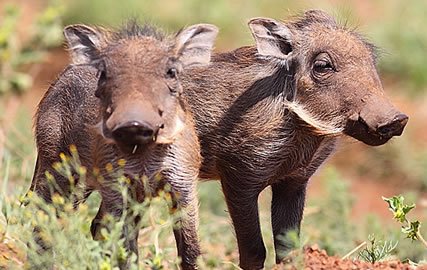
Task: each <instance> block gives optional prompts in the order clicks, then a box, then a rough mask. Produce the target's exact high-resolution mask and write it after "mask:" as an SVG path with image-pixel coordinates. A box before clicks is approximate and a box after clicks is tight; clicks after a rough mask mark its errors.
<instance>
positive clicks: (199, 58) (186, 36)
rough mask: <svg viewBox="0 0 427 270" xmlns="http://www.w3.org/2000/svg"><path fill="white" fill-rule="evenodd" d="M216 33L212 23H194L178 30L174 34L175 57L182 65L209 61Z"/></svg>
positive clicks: (216, 29)
mask: <svg viewBox="0 0 427 270" xmlns="http://www.w3.org/2000/svg"><path fill="white" fill-rule="evenodd" d="M217 34H218V28H217V27H216V26H214V25H212V24H196V25H192V26H189V27H187V28H185V29H183V30H181V31H179V32H178V33H177V34H176V36H175V52H176V57H177V59H179V60H180V61H181V63H182V64H183V66H184V67H187V66H191V65H198V64H207V63H209V61H210V58H211V51H212V48H213V46H214V41H215V38H216V36H217Z"/></svg>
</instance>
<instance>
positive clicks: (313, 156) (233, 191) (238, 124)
mask: <svg viewBox="0 0 427 270" xmlns="http://www.w3.org/2000/svg"><path fill="white" fill-rule="evenodd" d="M249 26H250V27H251V30H252V33H253V35H254V37H255V39H256V41H257V47H242V48H239V49H236V50H234V51H232V52H228V53H222V54H217V55H214V57H213V59H212V64H211V65H210V66H209V67H202V68H196V69H191V70H187V71H186V72H185V75H186V77H185V78H183V83H184V87H185V88H186V89H187V91H186V92H185V94H184V95H185V97H186V98H187V100H188V103H189V105H190V107H191V110H192V111H193V114H194V117H195V122H196V128H197V131H198V134H199V140H200V142H201V147H202V157H203V163H202V168H201V173H200V176H201V177H202V178H205V179H220V180H221V184H222V188H223V192H224V194H225V199H226V201H227V206H228V209H229V213H230V216H231V218H232V221H233V225H234V228H235V231H236V237H237V242H238V246H239V253H240V267H242V268H243V269H261V268H263V264H264V260H265V256H266V252H265V248H264V244H263V240H262V237H261V231H260V223H259V216H258V204H257V200H258V195H259V193H260V192H261V191H262V190H263V189H265V188H266V187H267V186H271V189H272V208H271V219H272V227H273V228H272V229H273V235H274V245H275V250H276V261H277V262H280V261H281V259H282V258H283V257H284V256H285V255H286V253H287V252H288V251H289V249H290V248H292V245H291V243H290V242H289V241H287V240H286V237H285V236H286V233H287V232H289V231H290V230H299V228H300V223H301V219H302V214H303V209H304V202H305V192H306V185H307V182H308V179H309V178H310V177H311V176H312V175H313V173H314V172H315V171H316V170H317V168H318V167H319V166H320V165H321V164H322V163H323V162H324V161H325V159H326V158H327V157H328V156H329V155H330V154H331V153H332V152H333V150H334V148H335V145H336V142H337V139H338V138H339V137H340V136H343V135H344V134H348V135H350V136H353V137H355V138H356V139H359V140H361V141H363V142H365V143H367V144H371V145H380V144H383V143H385V142H386V141H388V140H389V139H390V138H391V137H392V136H395V135H400V133H401V132H402V130H403V127H404V126H405V124H406V121H407V117H406V116H405V115H403V114H401V113H400V112H399V111H398V110H397V109H395V108H394V107H393V106H392V105H391V104H390V102H389V101H388V100H387V99H386V98H385V97H384V93H383V89H382V86H381V82H380V79H379V77H378V74H377V71H376V68H375V59H374V58H375V57H374V50H373V46H372V45H370V44H369V43H367V42H366V41H365V40H364V39H361V38H360V36H359V35H358V34H355V33H353V32H352V31H349V30H347V29H345V28H342V27H340V26H339V25H338V24H337V23H336V22H335V21H334V19H333V18H331V17H330V16H329V15H327V14H325V13H324V12H321V11H308V12H306V13H305V14H304V15H303V16H301V17H297V18H294V19H293V20H291V21H289V22H286V23H281V22H278V21H274V20H272V19H267V18H265V19H263V18H258V19H253V20H251V21H250V22H249ZM381 127H386V128H383V129H381Z"/></svg>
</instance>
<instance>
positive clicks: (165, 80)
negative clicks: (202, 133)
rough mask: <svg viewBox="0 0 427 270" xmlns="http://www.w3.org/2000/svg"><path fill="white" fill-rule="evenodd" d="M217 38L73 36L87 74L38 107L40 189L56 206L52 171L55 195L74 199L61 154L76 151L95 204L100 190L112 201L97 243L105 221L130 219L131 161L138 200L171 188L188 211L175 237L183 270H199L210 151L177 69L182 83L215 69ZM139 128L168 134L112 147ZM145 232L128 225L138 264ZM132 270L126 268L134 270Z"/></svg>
mask: <svg viewBox="0 0 427 270" xmlns="http://www.w3.org/2000/svg"><path fill="white" fill-rule="evenodd" d="M216 33H217V29H216V27H214V26H212V25H195V26H191V27H188V28H186V29H184V30H182V31H181V32H180V33H178V34H177V35H175V36H171V37H168V36H164V35H163V34H160V33H159V32H158V30H156V29H155V28H153V27H151V26H139V25H137V24H135V23H131V24H129V25H128V26H127V27H126V28H124V29H121V30H119V31H117V32H114V31H107V30H102V31H101V30H99V29H98V28H90V27H87V26H82V25H77V26H70V27H68V28H66V29H65V35H66V38H67V40H68V43H69V47H70V50H71V55H72V58H73V59H72V60H73V63H78V64H76V65H70V66H69V67H67V68H66V69H65V70H64V71H63V72H62V74H60V75H59V77H58V79H57V80H56V81H55V82H54V83H53V84H52V85H51V86H50V88H49V90H48V91H47V92H46V94H45V96H44V97H43V99H42V100H41V102H40V104H39V106H38V110H37V113H36V116H35V136H36V144H37V150H38V157H37V162H36V169H35V173H34V177H33V181H32V184H31V187H30V189H31V190H33V191H35V192H37V193H38V194H39V195H40V196H42V197H43V198H44V199H45V200H46V201H48V202H49V201H51V195H52V194H51V187H49V186H48V185H49V184H48V182H47V181H46V178H45V172H46V171H49V172H50V173H51V174H52V175H53V176H54V177H55V180H56V181H57V186H58V189H54V190H53V192H57V193H60V194H62V195H64V196H68V195H70V194H69V193H70V190H71V188H70V183H69V181H68V179H66V178H65V177H63V176H61V175H60V174H59V173H57V172H56V171H55V170H54V169H53V168H52V164H53V163H55V162H57V161H59V154H60V153H65V154H70V151H69V147H70V145H75V146H76V148H77V151H78V154H79V158H80V161H81V164H82V165H83V166H85V167H86V168H87V169H88V174H87V179H86V183H85V184H86V188H87V195H88V194H90V192H92V191H94V190H97V191H99V192H100V194H101V197H102V203H101V207H100V209H99V212H98V214H97V216H96V218H95V219H94V221H93V222H92V226H91V231H92V234H93V236H94V237H96V235H97V234H98V233H99V230H100V227H101V226H102V222H101V220H102V218H103V217H104V216H105V214H111V215H112V216H114V217H117V218H119V217H120V216H121V215H122V213H123V210H124V209H123V208H124V207H125V206H124V205H123V198H122V196H121V193H120V192H118V191H117V190H116V188H115V184H116V181H117V180H116V179H115V178H114V175H115V171H117V170H119V169H120V168H119V165H117V164H118V163H119V160H120V159H124V160H125V161H126V163H125V165H124V168H123V172H124V174H125V175H126V176H127V177H129V178H130V179H131V181H132V184H131V189H132V190H133V192H131V196H132V198H133V199H134V200H136V201H138V202H142V201H143V200H144V194H145V193H144V189H143V187H142V184H141V180H140V179H141V177H142V176H146V177H147V178H148V182H149V185H150V186H151V187H152V188H153V189H156V188H161V185H163V184H164V183H168V184H169V185H170V186H171V189H172V192H173V194H174V196H173V197H174V200H175V203H176V204H177V206H178V208H179V209H180V210H181V215H180V219H179V220H178V224H177V227H176V229H174V234H175V237H176V241H177V248H178V255H179V256H180V257H181V259H182V263H181V266H182V268H183V269H195V268H197V264H196V259H197V257H198V256H199V255H200V248H199V243H198V236H197V224H198V202H197V196H196V180H197V177H198V172H199V167H200V163H201V158H200V147H199V142H198V138H197V135H196V132H195V128H194V123H193V117H192V115H191V113H190V112H189V110H188V109H187V108H186V107H187V105H186V103H185V100H183V98H182V95H181V94H182V92H183V89H182V87H181V85H180V81H179V78H178V77H176V76H172V77H171V76H169V75H170V73H169V72H170V71H169V70H170V69H171V67H172V68H174V69H175V71H174V72H176V73H178V74H179V73H180V72H181V69H183V68H185V66H186V65H192V64H205V63H207V62H208V61H209V58H210V50H211V48H212V46H213V40H214V38H215V36H216ZM194 49H197V50H194ZM181 54H182V55H184V54H185V59H183V58H182V57H181V56H182V55H181ZM95 95H96V96H97V97H96V96H95ZM129 121H130V122H132V121H133V122H140V123H143V124H144V125H145V124H147V125H148V126H150V127H157V128H158V129H159V130H158V133H157V132H155V133H153V134H154V135H153V136H152V137H150V142H144V143H139V142H136V143H135V145H134V144H131V145H127V141H120V138H116V137H111V133H112V131H114V128H115V127H116V126H118V125H123V123H125V124H126V123H127V122H129ZM135 146H137V147H136V148H135ZM108 164H112V165H113V166H112V168H113V171H108V170H107V168H108V167H109V166H110V165H108ZM97 170H99V175H97V176H95V174H94V173H92V172H93V171H97ZM76 175H77V174H76ZM159 176H160V179H161V180H162V181H160V182H159V181H158V179H159ZM76 177H77V176H76ZM76 181H78V179H76ZM135 222H136V221H135ZM135 226H136V224H134V223H133V222H129V223H128V224H126V225H125V227H124V229H123V236H124V237H125V244H126V248H127V249H128V250H129V251H131V252H134V253H136V254H138V247H137V238H138V234H137V233H135V232H134V229H135ZM128 263H129V262H125V263H124V264H123V265H121V268H122V269H125V268H127V267H128Z"/></svg>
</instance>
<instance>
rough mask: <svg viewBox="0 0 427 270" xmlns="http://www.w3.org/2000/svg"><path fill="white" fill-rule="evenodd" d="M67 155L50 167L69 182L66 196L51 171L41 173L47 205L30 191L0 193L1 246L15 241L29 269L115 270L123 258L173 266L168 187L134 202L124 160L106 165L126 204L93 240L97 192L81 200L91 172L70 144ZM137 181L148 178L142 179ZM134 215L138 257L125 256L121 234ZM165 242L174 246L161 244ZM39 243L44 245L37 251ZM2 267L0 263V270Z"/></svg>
mask: <svg viewBox="0 0 427 270" xmlns="http://www.w3.org/2000/svg"><path fill="white" fill-rule="evenodd" d="M70 153H71V156H68V155H65V154H61V155H60V162H57V163H55V164H54V165H53V169H54V172H55V174H56V173H57V174H59V175H61V176H63V177H65V178H66V179H68V180H69V181H70V184H71V186H72V192H71V194H70V195H67V196H66V193H63V192H62V191H61V188H60V187H59V186H58V185H57V183H56V182H55V179H54V177H53V175H52V174H50V173H46V179H47V180H48V181H49V182H50V184H51V191H52V203H50V204H47V203H46V202H45V201H44V200H43V199H42V198H40V197H38V196H37V195H36V194H35V193H32V192H29V193H28V194H27V195H26V196H25V197H23V198H22V199H20V200H18V198H17V197H16V196H13V197H10V196H8V195H7V194H6V193H3V192H2V193H1V194H0V195H1V196H0V206H1V210H2V211H1V214H2V215H0V232H1V234H0V236H3V237H0V240H1V242H0V244H7V243H6V242H4V241H6V240H7V239H13V242H14V243H15V245H16V246H19V249H20V250H24V253H25V254H26V256H25V257H26V261H25V265H26V268H28V269H50V268H55V269H105V270H107V269H118V267H119V265H120V263H121V262H123V260H124V259H125V258H129V263H128V268H129V269H147V268H149V269H170V268H177V267H178V263H179V259H178V258H177V257H176V256H173V254H174V252H173V251H174V250H175V247H174V245H173V244H171V242H172V243H173V241H171V239H172V238H173V237H172V234H171V231H172V228H174V226H176V218H177V215H179V211H175V213H172V214H171V207H172V196H171V190H170V187H168V186H165V187H164V188H163V189H162V190H156V191H155V193H153V194H148V193H146V194H145V200H144V201H143V202H136V201H134V200H133V199H132V198H133V197H132V196H130V192H132V188H131V186H130V185H129V184H130V183H131V182H130V181H129V179H128V178H127V177H125V176H124V173H123V170H122V168H123V166H124V164H125V161H123V160H119V161H118V162H117V164H109V165H107V166H109V167H111V168H113V167H114V170H112V171H111V175H114V177H115V179H116V181H115V188H117V190H118V191H119V192H120V193H121V196H122V198H123V205H124V206H125V207H124V211H123V214H122V216H121V217H112V216H110V215H106V217H105V218H104V219H103V220H102V225H103V226H102V228H101V229H100V232H99V234H98V232H97V234H96V238H97V240H94V239H92V235H91V231H90V224H91V221H92V220H93V218H94V216H95V215H96V212H97V210H98V208H99V205H100V196H99V194H97V193H92V194H91V195H90V196H89V198H88V199H85V196H84V194H85V192H84V191H85V185H84V182H85V181H84V180H85V179H86V177H87V176H89V175H90V174H91V173H92V172H89V171H88V170H87V169H86V168H85V167H83V166H82V165H81V164H80V162H79V158H78V155H77V149H76V148H75V147H73V146H72V147H70ZM77 175H78V178H77V177H76V176H77ZM77 179H78V180H79V181H78V182H77V181H75V180H77ZM140 180H141V181H145V180H147V179H146V177H141V179H140ZM6 181H7V180H6ZM145 190H146V191H148V190H149V189H148V188H146V189H145ZM76 202H80V203H79V204H76ZM136 216H138V217H139V218H140V221H139V222H138V224H137V226H136V229H137V230H138V231H139V232H140V233H139V239H140V240H143V241H142V242H143V244H142V245H140V246H139V254H140V261H137V258H136V256H135V255H134V254H128V252H127V251H126V249H125V244H124V243H125V240H124V239H123V238H122V236H123V235H122V232H123V230H124V229H128V227H127V224H129V223H128V222H129V219H132V220H135V218H136ZM34 229H35V230H34ZM129 233H130V234H132V233H135V231H129ZM4 239H6V240H4ZM165 241H166V242H167V243H168V245H173V247H171V248H161V246H162V245H164V244H165V243H164V242H165ZM41 243H42V244H43V246H45V247H47V249H46V250H44V251H42V252H41V249H40V244H41ZM2 265H4V264H1V262H0V268H1V266H2ZM6 267H7V268H8V269H21V267H22V265H20V266H19V267H18V266H17V267H15V266H14V264H13V262H11V264H10V265H6Z"/></svg>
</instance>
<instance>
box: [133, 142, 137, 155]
mask: <svg viewBox="0 0 427 270" xmlns="http://www.w3.org/2000/svg"><path fill="white" fill-rule="evenodd" d="M136 149H138V145H137V144H135V146H134V147H133V150H132V154H135V152H136Z"/></svg>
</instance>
